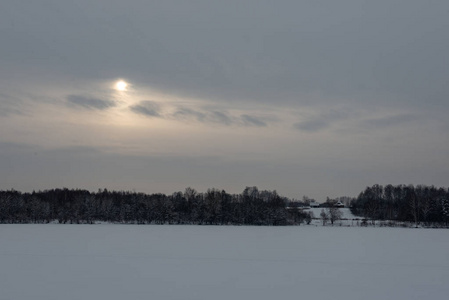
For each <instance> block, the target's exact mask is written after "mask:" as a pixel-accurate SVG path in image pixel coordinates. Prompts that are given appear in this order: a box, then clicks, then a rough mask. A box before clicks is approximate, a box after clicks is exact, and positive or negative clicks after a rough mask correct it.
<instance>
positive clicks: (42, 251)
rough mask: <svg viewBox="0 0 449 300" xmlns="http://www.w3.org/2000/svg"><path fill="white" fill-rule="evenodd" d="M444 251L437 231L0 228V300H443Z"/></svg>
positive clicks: (445, 238) (448, 268) (447, 273)
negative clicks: (330, 299)
mask: <svg viewBox="0 0 449 300" xmlns="http://www.w3.org/2000/svg"><path fill="white" fill-rule="evenodd" d="M448 249H449V235H448V231H447V230H443V229H408V228H361V227H322V226H318V227H316V226H299V227H298V226H290V227H251V226H168V225H167V226H157V225H146V226H139V225H112V224H103V225H57V224H48V225H0V266H1V267H0V299H1V300H6V299H15V300H25V299H33V300H36V299H46V300H51V299H55V300H56V299H58V300H60V299H64V300H65V299H69V300H71V299H73V300H75V299H76V300H78V299H108V300H114V299H121V300H122V299H195V300H198V299H219V300H220V299H257V300H263V299H290V298H293V299H308V298H309V299H326V298H327V299H329V298H333V299H348V300H352V299H354V300H355V299H357V300H359V299H364V300H369V299H376V300H378V299H395V300H398V299H407V300H410V299H420V300H421V299H444V298H445V297H446V296H447V295H448V294H449V285H448V284H447V279H448V278H449V252H448ZM445 295H446V296H445Z"/></svg>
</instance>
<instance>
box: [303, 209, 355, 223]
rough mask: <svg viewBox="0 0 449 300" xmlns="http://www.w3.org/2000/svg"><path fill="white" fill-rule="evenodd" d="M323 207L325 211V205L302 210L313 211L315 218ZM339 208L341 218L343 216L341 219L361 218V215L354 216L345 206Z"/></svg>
mask: <svg viewBox="0 0 449 300" xmlns="http://www.w3.org/2000/svg"><path fill="white" fill-rule="evenodd" d="M323 209H324V211H327V209H326V208H325V207H311V208H308V209H305V210H304V212H309V211H311V212H313V214H314V216H315V218H319V217H320V213H321V210H323ZM339 210H340V211H341V213H342V218H343V219H350V220H352V219H357V218H358V219H362V218H361V217H357V216H354V215H353V214H352V213H351V210H350V209H349V208H347V207H344V208H339Z"/></svg>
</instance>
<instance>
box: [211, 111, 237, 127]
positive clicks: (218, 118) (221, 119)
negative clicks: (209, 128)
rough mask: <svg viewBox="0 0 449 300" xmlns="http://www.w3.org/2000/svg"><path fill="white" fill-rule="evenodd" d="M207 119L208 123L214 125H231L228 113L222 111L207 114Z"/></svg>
mask: <svg viewBox="0 0 449 300" xmlns="http://www.w3.org/2000/svg"><path fill="white" fill-rule="evenodd" d="M209 119H210V121H212V122H214V123H220V124H223V125H231V124H232V123H233V120H232V119H231V117H230V116H229V115H228V113H226V112H223V111H212V112H210V113H209Z"/></svg>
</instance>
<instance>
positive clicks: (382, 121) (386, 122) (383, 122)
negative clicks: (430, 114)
mask: <svg viewBox="0 0 449 300" xmlns="http://www.w3.org/2000/svg"><path fill="white" fill-rule="evenodd" d="M418 118H419V116H417V115H414V114H397V115H393V116H387V117H381V118H372V119H366V120H363V121H362V122H361V125H362V126H363V127H364V128H368V129H382V128H387V127H394V126H398V125H401V124H404V123H409V122H412V121H414V120H417V119H418Z"/></svg>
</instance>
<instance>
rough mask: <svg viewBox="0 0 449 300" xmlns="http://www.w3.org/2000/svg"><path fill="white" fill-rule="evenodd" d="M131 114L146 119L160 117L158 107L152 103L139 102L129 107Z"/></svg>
mask: <svg viewBox="0 0 449 300" xmlns="http://www.w3.org/2000/svg"><path fill="white" fill-rule="evenodd" d="M130 109H131V111H132V112H134V113H136V114H140V115H144V116H146V117H161V114H160V113H159V105H157V103H154V102H152V101H141V102H140V103H139V104H136V105H133V106H130Z"/></svg>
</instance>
